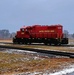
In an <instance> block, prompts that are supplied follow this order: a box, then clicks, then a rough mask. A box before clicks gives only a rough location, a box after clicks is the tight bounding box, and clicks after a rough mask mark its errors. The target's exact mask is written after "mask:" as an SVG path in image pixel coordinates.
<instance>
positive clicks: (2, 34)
mask: <svg viewBox="0 0 74 75" xmlns="http://www.w3.org/2000/svg"><path fill="white" fill-rule="evenodd" d="M14 36H15V32H12V33H10V32H9V30H7V29H3V30H0V39H10V38H13V37H14Z"/></svg>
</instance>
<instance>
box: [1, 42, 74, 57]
mask: <svg viewBox="0 0 74 75" xmlns="http://www.w3.org/2000/svg"><path fill="white" fill-rule="evenodd" d="M3 44H5V45H0V48H8V49H18V50H19V49H21V50H27V51H34V52H38V53H46V54H53V55H58V56H66V57H70V58H74V53H73V52H61V51H53V50H44V49H39V48H26V47H22V46H21V45H18V46H17V45H16V44H12V43H3ZM9 44H11V45H9ZM36 46H38V45H36ZM62 47H74V46H72V45H65V46H62Z"/></svg>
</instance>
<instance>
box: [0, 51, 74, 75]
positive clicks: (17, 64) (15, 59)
mask: <svg viewBox="0 0 74 75" xmlns="http://www.w3.org/2000/svg"><path fill="white" fill-rule="evenodd" d="M25 58H31V56H28V55H24V54H9V53H2V52H0V74H5V73H18V72H20V73H21V72H34V71H38V72H44V71H46V70H49V72H53V71H54V70H60V69H62V68H64V67H65V66H69V65H70V64H74V59H70V58H41V59H29V60H27V59H25Z"/></svg>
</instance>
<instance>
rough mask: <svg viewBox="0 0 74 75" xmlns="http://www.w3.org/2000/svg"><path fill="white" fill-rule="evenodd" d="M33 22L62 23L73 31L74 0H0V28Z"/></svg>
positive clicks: (66, 28) (12, 29) (15, 26)
mask: <svg viewBox="0 0 74 75" xmlns="http://www.w3.org/2000/svg"><path fill="white" fill-rule="evenodd" d="M33 24H43V25H51V24H62V25H63V27H64V29H65V30H68V31H69V33H74V0H0V30H1V29H9V31H10V32H16V31H17V30H19V29H20V27H22V26H23V25H33Z"/></svg>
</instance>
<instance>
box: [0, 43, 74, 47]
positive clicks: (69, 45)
mask: <svg viewBox="0 0 74 75" xmlns="http://www.w3.org/2000/svg"><path fill="white" fill-rule="evenodd" d="M0 44H11V45H19V44H13V43H8V42H0ZM20 45H23V44H20ZM27 45H29V44H27ZM32 45H37V46H38V45H39V46H50V45H44V44H39V43H38V44H34V43H33V44H31V45H30V46H32ZM51 46H55V45H51ZM56 47H74V44H73V45H71V44H68V45H60V46H56Z"/></svg>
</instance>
